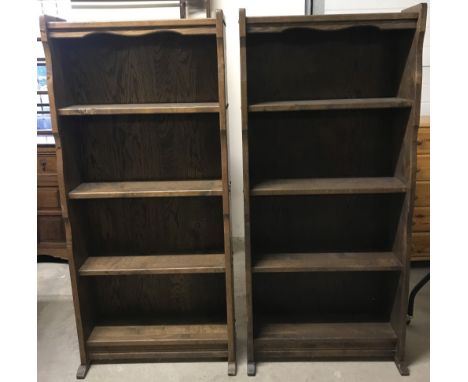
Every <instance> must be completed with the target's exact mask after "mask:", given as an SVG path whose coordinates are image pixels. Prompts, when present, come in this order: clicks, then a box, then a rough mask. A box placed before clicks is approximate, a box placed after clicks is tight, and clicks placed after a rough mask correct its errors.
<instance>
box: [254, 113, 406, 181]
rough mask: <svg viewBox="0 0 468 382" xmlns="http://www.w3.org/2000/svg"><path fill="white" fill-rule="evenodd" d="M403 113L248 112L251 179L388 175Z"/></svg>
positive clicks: (400, 135) (401, 131)
mask: <svg viewBox="0 0 468 382" xmlns="http://www.w3.org/2000/svg"><path fill="white" fill-rule="evenodd" d="M408 115H409V112H408V111H407V110H343V111H314V112H287V113H251V114H250V116H249V165H250V169H249V171H250V180H251V182H252V183H253V184H255V182H257V181H261V180H265V179H275V178H323V177H324V178H332V177H340V178H344V177H377V176H378V177H393V176H394V174H395V169H396V163H397V159H398V153H399V152H400V149H401V145H402V140H403V136H404V132H405V126H406V124H401V123H400V124H399V123H396V122H397V121H399V120H401V119H402V118H405V119H407V118H408Z"/></svg>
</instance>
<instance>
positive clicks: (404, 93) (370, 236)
mask: <svg viewBox="0 0 468 382" xmlns="http://www.w3.org/2000/svg"><path fill="white" fill-rule="evenodd" d="M425 20H426V5H425V4H421V5H418V6H416V7H412V8H409V9H406V10H404V11H403V12H401V13H387V14H362V15H325V16H295V17H294V16H292V17H246V15H245V10H241V11H240V20H239V25H240V43H241V92H242V125H243V130H242V132H243V151H244V153H243V158H244V200H245V237H246V248H245V255H246V261H245V263H246V284H247V313H248V325H247V328H248V329H247V357H248V374H249V375H254V374H255V362H257V361H263V360H270V361H272V360H277V361H284V360H313V359H323V358H325V359H330V358H331V359H334V358H335V359H338V358H347V359H352V358H359V359H363V358H364V359H371V358H387V359H392V360H394V361H395V362H396V364H397V366H398V368H399V370H400V373H401V374H408V369H407V367H406V366H405V363H404V355H405V320H406V304H407V294H408V274H409V257H410V253H409V243H410V238H411V212H412V208H413V198H414V185H415V170H416V166H415V159H416V156H415V155H416V150H415V146H416V137H417V129H418V124H419V113H420V94H421V70H422V68H421V53H422V43H423V37H424V30H425Z"/></svg>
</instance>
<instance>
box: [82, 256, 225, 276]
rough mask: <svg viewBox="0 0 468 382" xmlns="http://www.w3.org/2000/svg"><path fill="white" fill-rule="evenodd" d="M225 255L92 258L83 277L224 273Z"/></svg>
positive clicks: (86, 264)
mask: <svg viewBox="0 0 468 382" xmlns="http://www.w3.org/2000/svg"><path fill="white" fill-rule="evenodd" d="M225 269H226V268H225V259H224V254H223V253H220V254H195V255H153V256H98V257H88V259H87V260H86V261H85V263H84V264H83V265H82V266H81V268H80V271H79V273H80V276H111V275H153V274H171V273H172V274H174V273H180V274H182V273H223V272H224V271H225Z"/></svg>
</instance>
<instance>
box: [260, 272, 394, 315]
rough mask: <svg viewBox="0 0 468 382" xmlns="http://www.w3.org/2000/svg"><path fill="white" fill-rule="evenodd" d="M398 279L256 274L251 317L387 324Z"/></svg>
mask: <svg viewBox="0 0 468 382" xmlns="http://www.w3.org/2000/svg"><path fill="white" fill-rule="evenodd" d="M398 277H399V275H398V273H397V272H319V273H276V274H271V273H270V274H267V273H265V274H263V273H257V274H254V276H253V307H254V317H261V316H267V317H268V319H269V320H272V321H274V320H278V321H281V320H282V319H286V320H287V321H288V322H294V321H305V322H314V321H316V322H320V321H323V320H325V321H337V322H339V321H342V322H353V321H388V320H389V319H390V311H391V308H392V302H393V298H394V295H395V291H396V286H397V281H398ZM259 320H261V318H259ZM254 321H255V320H254Z"/></svg>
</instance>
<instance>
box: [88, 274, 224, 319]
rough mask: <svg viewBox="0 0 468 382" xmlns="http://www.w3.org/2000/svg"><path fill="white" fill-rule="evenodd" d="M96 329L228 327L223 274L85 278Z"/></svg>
mask: <svg viewBox="0 0 468 382" xmlns="http://www.w3.org/2000/svg"><path fill="white" fill-rule="evenodd" d="M82 282H83V283H86V285H87V286H88V288H90V289H91V290H92V291H93V300H94V301H93V305H92V308H93V311H94V313H95V316H96V319H95V325H97V324H105V325H117V324H122V325H129V324H158V325H171V324H176V323H179V324H196V323H223V324H226V288H225V276H224V274H223V273H206V274H195V273H190V274H159V275H132V276H122V275H117V276H110V275H107V276H102V277H83V278H82Z"/></svg>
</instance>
